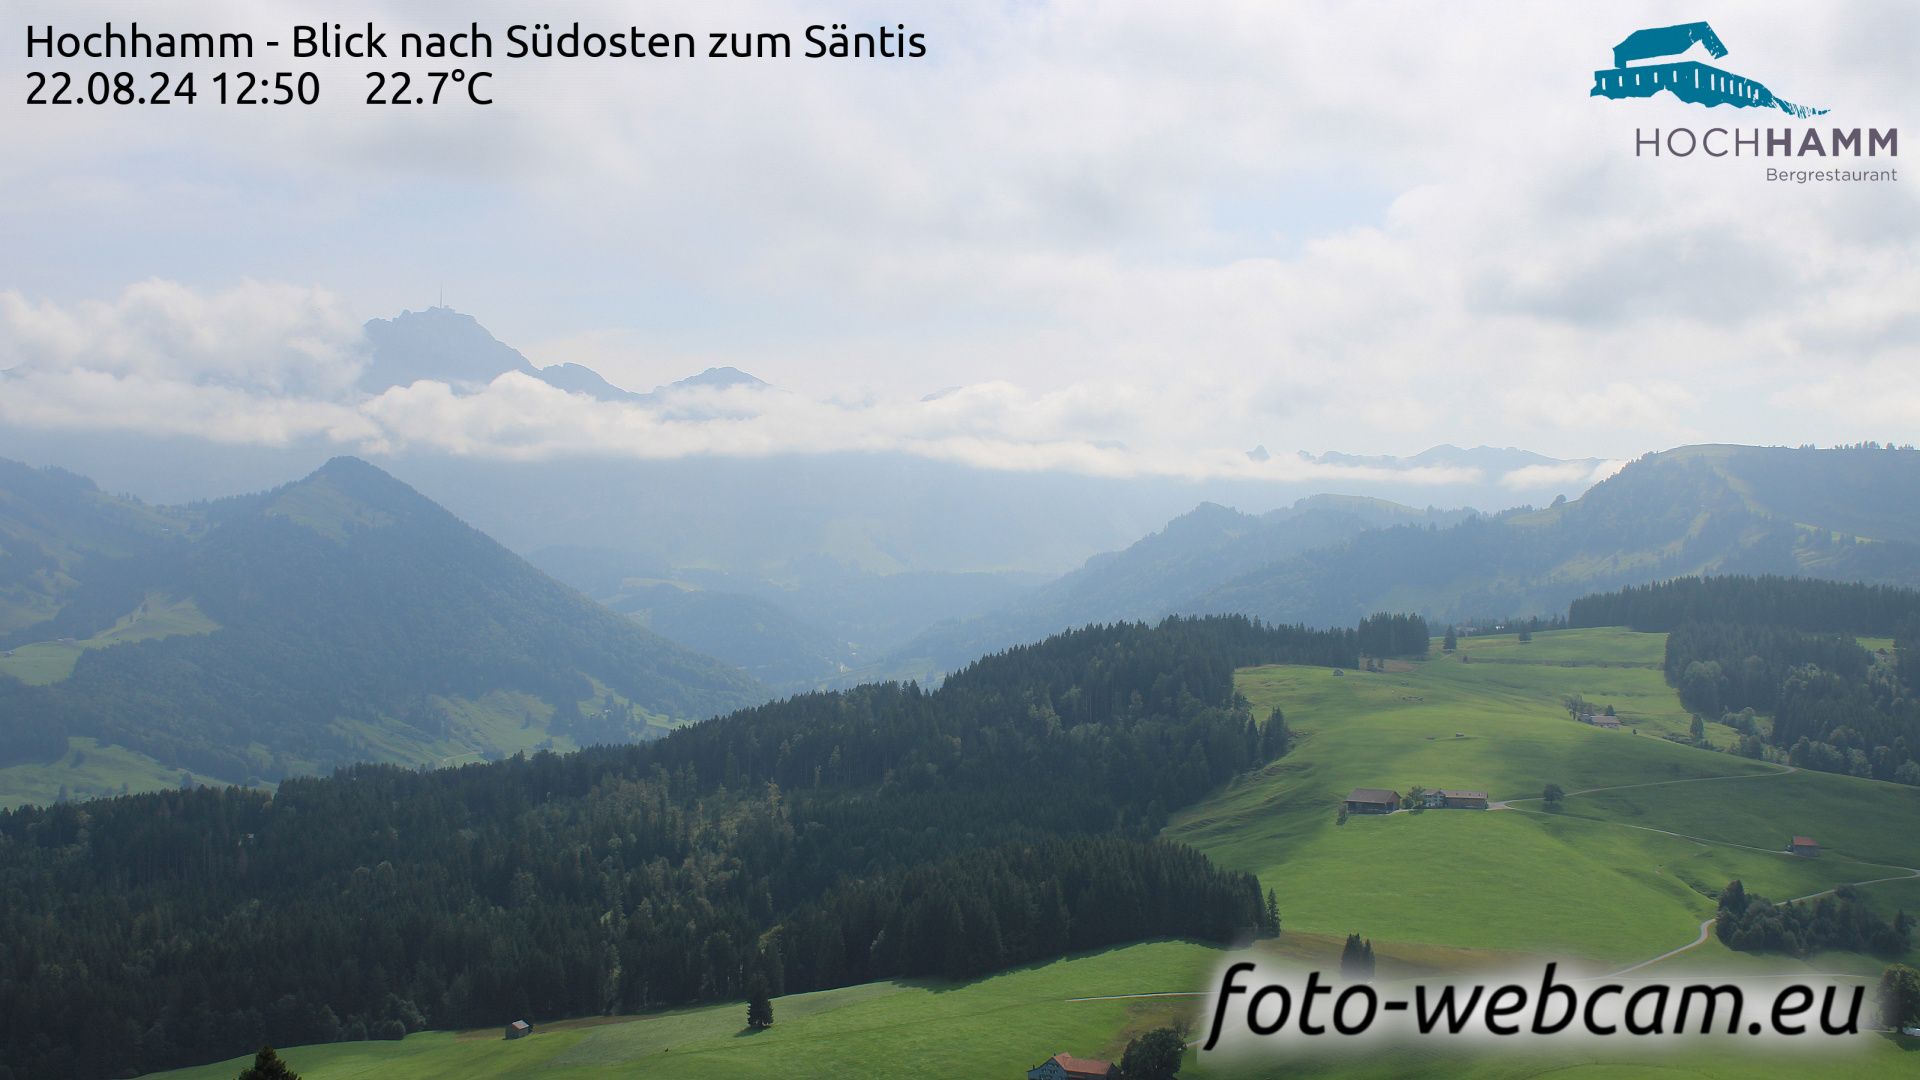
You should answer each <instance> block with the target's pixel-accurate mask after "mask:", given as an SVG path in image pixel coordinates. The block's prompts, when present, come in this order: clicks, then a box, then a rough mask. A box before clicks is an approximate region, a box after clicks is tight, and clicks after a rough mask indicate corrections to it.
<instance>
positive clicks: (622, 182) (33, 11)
mask: <svg viewBox="0 0 1920 1080" xmlns="http://www.w3.org/2000/svg"><path fill="white" fill-rule="evenodd" d="M562 16H563V17H564V19H565V20H567V21H571V20H574V19H578V20H579V21H580V22H581V23H582V24H583V25H584V26H586V27H587V28H589V29H592V28H600V29H607V30H614V29H622V30H623V29H624V28H625V27H627V26H628V25H632V24H635V23H639V24H640V25H642V27H643V29H659V30H668V31H671V30H676V29H686V30H692V31H696V32H704V31H708V30H728V29H735V30H758V31H768V30H779V31H786V32H789V33H793V34H795V35H796V36H797V35H798V33H799V32H800V31H801V30H802V29H803V28H804V27H805V26H807V25H809V24H813V23H832V22H840V21H844V22H846V23H848V24H849V25H851V26H853V27H855V28H861V27H877V26H879V25H881V24H887V25H892V24H896V23H905V24H907V25H908V28H909V29H910V30H913V31H917V32H920V33H922V34H924V35H925V40H926V43H927V50H928V55H927V56H926V57H925V58H922V59H917V60H903V59H875V60H863V61H838V62H833V61H821V60H806V59H799V58H796V59H791V60H784V61H718V60H704V59H703V60H696V61H685V60H682V61H674V60H638V61H632V60H629V61H616V60H598V61H594V60H580V61H554V62H539V61H525V60H521V61H508V60H505V59H501V58H496V59H494V60H493V61H489V62H484V63H485V66H487V67H488V68H489V69H490V70H492V71H494V73H495V75H494V79H493V80H492V84H491V90H490V92H491V93H492V94H493V96H494V97H495V99H496V104H494V105H492V106H488V107H485V108H480V107H475V106H470V105H452V104H448V105H441V106H436V107H424V108H407V107H392V106H370V105H366V104H363V103H362V101H361V98H362V97H363V95H364V93H365V89H366V88H367V87H368V86H369V85H370V84H369V83H368V82H367V81H366V79H365V72H366V71H367V70H369V69H370V68H378V67H381V66H382V65H380V64H369V63H367V62H361V61H340V62H326V61H315V62H304V61H292V60H288V59H286V58H285V57H284V56H283V57H280V58H279V59H277V60H275V61H273V64H274V65H277V66H279V67H291V68H299V69H309V68H310V69H311V70H314V71H316V72H317V73H319V74H320V76H321V78H322V80H323V101H322V103H321V104H320V105H318V106H315V107H311V108H276V107H258V106H225V107H222V106H219V105H215V104H211V103H209V102H208V101H207V100H206V99H205V97H203V99H202V100H201V101H200V102H198V103H196V104H194V105H190V106H188V105H176V106H171V107H167V108H165V109H161V108H158V107H152V106H148V107H137V106H128V107H121V108H111V107H95V106H86V107H70V106H28V105H24V104H22V100H23V95H22V93H20V88H22V87H23V85H24V84H25V82H26V73H27V72H29V71H32V70H38V69H41V68H45V67H47V66H49V65H48V64H47V63H46V62H37V61H30V60H27V59H26V58H25V51H26V50H25V34H24V27H25V26H27V25H38V26H45V25H48V24H52V25H54V26H55V27H57V28H58V29H60V30H72V31H84V30H92V29H97V28H98V24H100V23H101V22H104V21H106V20H108V19H111V20H114V21H115V22H117V23H121V24H124V23H125V22H127V21H130V20H138V22H139V23H140V24H141V25H142V26H143V28H147V29H150V30H158V29H179V30H210V31H218V30H233V29H250V30H253V31H254V32H256V33H257V34H258V35H259V36H260V37H261V38H262V39H265V38H270V37H277V38H283V37H285V36H286V35H287V34H288V32H289V31H288V29H287V28H289V27H291V26H292V25H294V24H296V23H303V22H309V23H310V22H313V21H316V20H319V19H321V18H323V17H324V18H328V19H332V20H334V21H338V22H341V23H346V24H354V23H357V22H364V21H366V20H372V21H374V22H376V23H378V24H380V25H381V26H382V27H383V28H387V29H389V30H390V31H392V32H395V33H397V32H398V31H399V30H404V29H424V30H448V31H450V30H456V29H461V28H464V27H465V26H466V24H467V23H468V21H469V20H473V21H478V22H479V23H480V24H481V25H482V26H483V27H486V28H488V29H490V30H492V31H493V32H494V34H495V37H496V42H497V43H499V44H503V43H504V42H503V41H502V40H501V39H502V34H503V32H504V29H505V27H506V26H508V25H510V24H512V23H515V22H522V21H531V20H532V19H534V18H536V17H542V18H555V17H562ZM1700 19H1705V20H1708V21H1710V22H1711V23H1712V24H1713V26H1714V28H1715V30H1716V31H1717V32H1718V34H1719V37H1720V38H1721V39H1722V40H1723V41H1724V42H1725V43H1726V44H1727V47H1728V48H1729V50H1730V51H1729V54H1728V55H1727V57H1726V58H1725V59H1724V60H1722V61H1719V62H1718V63H1719V64H1720V66H1722V67H1724V68H1727V69H1728V70H1732V71H1736V72H1739V73H1742V74H1746V75H1750V76H1752V77H1754V78H1757V79H1760V80H1761V81H1764V82H1765V83H1766V84H1767V85H1768V86H1769V87H1771V88H1772V89H1773V90H1774V92H1775V93H1777V94H1778V95H1779V96H1781V97H1783V98H1786V99H1789V100H1793V101H1796V102H1804V103H1808V104H1814V105H1819V106H1824V107H1826V108H1829V109H1830V110H1831V112H1830V113H1829V114H1827V115H1826V116H1823V117H1819V118H1816V119H1813V120H1800V119H1794V118H1791V117H1788V116H1786V115H1785V114H1784V113H1780V112H1777V111H1762V110H1758V109H1747V110H1734V109H1731V108H1728V107H1721V108H1717V109H1711V110H1709V109H1705V108H1702V107H1700V106H1695V105H1688V104H1685V103H1681V102H1678V101H1675V100H1673V99H1672V98H1671V97H1670V96H1665V95H1663V96H1661V97H1659V98H1654V99H1648V100H1635V101H1613V100H1606V99H1601V98H1591V97H1589V96H1588V94H1587V89H1588V87H1589V86H1590V85H1591V83H1592V79H1593V72H1594V71H1595V70H1596V69H1599V68H1603V67H1608V66H1611V53H1610V50H1611V48H1612V46H1613V45H1614V44H1616V43H1617V42H1618V41H1619V40H1620V39H1621V38H1623V37H1625V36H1626V35H1627V34H1628V33H1630V32H1632V31H1633V30H1635V29H1638V28H1640V27H1644V26H1660V25H1668V24H1671V23H1676V22H1686V21H1694V20H1700ZM1916 45H1920V8H1916V7H1915V6H1914V5H1911V4H1903V3H1893V2H1888V3H1870V2H1860V3H1831V4H1826V3H1823V4H1817V5H1813V4H1806V3H1804V2H1801V3H1765V2H1748V3H1738V4H1735V3H1694V4H1689V5H1674V4H1671V3H1622V4H1608V5H1575V4H1561V3H1538V2H1519V0H1515V2H1489V3H1459V4H1447V5H1437V4H1431V3H1425V4H1413V3H1408V4H1394V3H1365V4H1354V3H1350V2H1347V3H1332V2H1328V3H1321V2H1275V0H1250V2H1245V3H1241V2H1228V0H1220V2H1201V3H1193V4H1178V5H1174V4H1165V3H1124V2H1110V0H1105V2H1093V0H1085V2H1080V0H1070V2H1038V0H1024V2H1006V3H998V4H994V3H979V4H964V5H957V4H956V5H931V4H892V5H886V4H872V3H864V2H855V3H839V4H833V3H797V2H781V0H762V2H744V3H730V2H724V0H722V2H708V3H675V2H671V0H663V2H657V3H649V4H644V5H639V4H633V3H622V2H617V0H581V2H575V3H568V4H565V5H547V6H545V7H541V8H539V9H538V10H536V9H534V8H532V7H529V6H528V5H524V4H486V3H482V4H461V5H452V4H431V3H421V2H410V3H401V2H397V0H396V2H392V3H385V4H380V3H371V4H369V3H342V4H334V3H329V4H325V5H321V4H317V3H313V2H312V0H306V2H287V0H248V2H244V3H243V2H238V0H234V2H205V3H182V2H168V0H152V2H145V3H137V4H136V3H102V2H97V0H60V2H58V3H51V2H43V0H17V2H15V3H12V4H9V5H8V7H7V11H6V14H5V16H4V22H0V77H3V78H4V80H5V81H6V83H7V84H8V85H11V86H13V87H15V91H14V92H12V93H10V94H9V95H8V96H7V97H6V99H5V103H4V104H0V131H4V134H5V143H6V145H7V146H8V147H9V150H10V152H8V153H6V154H4V155H0V190H4V191H5V192H6V193H7V197H6V198H5V200H4V201H0V369H7V368H10V369H11V370H12V376H11V377H10V378H8V379H6V380H4V381H0V423H4V424H9V425H15V426H18V427H24V428H29V429H48V430H51V429H56V428H57V429H65V430H76V429H77V430H88V429H97V428H112V429H120V430H133V431H153V432H178V433H188V434H193V435H196V436H199V437H206V438H210V439H214V440H216V441H220V442H226V443H231V444H233V445H235V446H242V447H244V446H247V445H255V444H260V445H283V444H286V443H287V442H290V441H296V440H302V439H308V440H312V439H318V440H323V441H326V442H328V443H332V444H338V445H339V446H341V447H342V448H343V449H347V450H353V449H371V450H391V449H394V448H400V447H407V446H424V447H431V448H435V449H439V450H444V451H447V452H453V453H463V454H475V455H489V454H491V455H501V456H512V457H546V456H565V455H568V454H589V453H602V454H606V453H611V454H627V455H633V456H636V457H660V456H678V455H684V454H711V453H730V454H748V455H753V454H780V453H795V452H815V451H822V450H836V449H871V450H893V451H903V452H908V453H915V454H921V455H924V456H929V457H936V458H942V459H950V460H959V461H965V462H970V463H973V464H977V465H981V466H984V467H989V468H997V469H1016V470H1043V471H1044V470H1066V471H1077V472H1087V473H1098V474H1103V475H1130V474H1145V473H1153V474H1176V475H1192V476H1238V475H1288V476H1294V475H1299V474H1305V473H1310V472H1311V471H1312V470H1313V469H1314V468H1316V466H1313V465H1311V464H1309V463H1306V462H1303V461H1301V460H1300V459H1299V458H1297V457H1295V456H1294V454H1293V452H1294V451H1299V450H1307V451H1313V452H1320V451H1326V450H1338V451H1345V452H1350V453H1371V454H1381V453H1385V454H1410V453H1413V452H1416V451H1419V450H1421V449H1423V448H1425V447H1428V446H1431V445H1434V444H1438V443H1453V444H1458V445H1463V446H1472V445H1478V444H1490V445H1494V446H1521V447H1525V448H1528V449H1532V450H1537V451H1540V452H1543V453H1546V454H1549V455H1553V456H1556V457H1565V458H1601V459H1608V460H1612V461H1618V460H1620V459H1626V458H1631V457H1634V456H1637V455H1639V454H1642V453H1645V452H1648V451H1652V450H1658V449H1664V448H1667V447H1671V446H1675V445H1681V444H1685V443H1692V442H1703V441H1724V442H1749V443H1781V444H1800V443H1818V444H1822V445H1825V444H1831V443H1839V442H1852V441H1856V440H1861V439H1877V440H1881V441H1897V442H1905V441H1912V440H1914V439H1915V438H1916V436H1917V435H1920V303H1917V302H1916V299H1915V298H1916V297H1920V267H1917V266H1916V253H1920V202H1917V201H1916V197H1915V195H1914V194H1913V192H1914V190H1915V182H1916V180H1920V176H1909V175H1908V174H1907V171H1906V169H1905V168H1903V167H1901V166H1900V161H1901V160H1904V159H1896V160H1894V161H1891V162H1872V163H1869V162H1854V161H1852V160H1846V161H1839V162H1834V161H1818V160H1816V161H1814V162H1813V163H1812V167H1816V168H1818V167H1834V166H1836V165H1838V166H1843V167H1852V168H1858V167H1868V166H1869V165H1871V166H1873V167H1896V168H1901V171H1900V175H1901V179H1900V180H1899V181H1897V182H1891V183H1855V184H1836V183H1822V184H1813V183H1810V184H1794V183H1781V182H1769V181H1768V180H1767V179H1766V176H1765V170H1766V167H1767V166H1768V164H1776V165H1778V164H1781V163H1777V162H1776V163H1769V162H1767V161H1765V160H1756V159H1753V158H1740V159H1735V158H1724V159H1718V160H1713V159H1707V158H1705V157H1703V156H1698V155H1696V156H1694V157H1692V158H1687V159H1675V158H1672V157H1664V158H1659V159H1655V158H1649V157H1644V156H1643V157H1636V156H1635V154H1634V137H1635V131H1636V129H1651V128H1662V129H1666V128H1671V127H1675V126H1687V127H1692V128H1694V129H1696V130H1703V129H1705V128H1707V127H1711V126H1715V125H1727V126H1738V127H1741V128H1751V127H1773V128H1794V129H1796V130H1798V129H1803V128H1806V127H1815V128H1820V129H1826V128H1830V127H1834V126H1840V127H1845V128H1852V127H1879V128H1887V127H1897V126H1900V125H1901V124H1903V123H1904V122H1907V121H1911V120H1914V119H1915V118H1914V116H1913V114H1914V112H1915V109H1914V104H1913V103H1914V102H1916V101H1920V68H1917V67H1916V65H1914V64H1913V63H1912V56H1913V53H1914V50H1915V46H1916ZM64 66H68V67H70V68H71V69H73V70H78V71H84V70H86V68H85V67H83V66H80V65H76V64H72V63H69V64H67V65H64ZM99 66H101V67H104V68H108V69H117V68H120V67H125V66H128V65H126V64H124V63H119V62H106V63H104V64H100V65H99ZM133 66H135V67H136V68H139V69H140V70H145V69H146V68H148V67H157V66H167V65H164V64H149V63H144V62H143V63H140V64H135V65H133ZM176 66H183V67H193V68H196V69H197V70H199V71H200V78H201V79H202V83H201V86H202V89H203V91H204V90H205V89H206V88H207V82H206V80H207V79H208V78H209V74H210V72H212V71H214V70H219V69H220V68H221V67H222V66H223V65H221V64H219V63H217V62H215V63H208V62H201V63H198V64H192V65H176ZM248 66H249V65H244V64H242V65H237V66H234V67H235V69H236V70H237V69H241V68H246V67H248ZM250 66H252V67H255V68H259V67H261V66H262V65H261V64H260V63H256V64H254V65H250ZM397 66H405V67H412V68H414V69H415V70H424V69H427V68H430V67H433V66H435V65H433V64H431V63H428V62H419V61H407V62H404V63H401V64H399V65H397ZM467 66H473V67H477V66H480V65H479V63H469V64H468V65H467ZM267 69H268V70H272V69H274V68H272V67H268V68H267ZM1903 134H1907V135H1908V139H1909V140H1914V139H1920V126H1915V127H1910V128H1909V130H1908V132H1905V133H1903ZM1902 149H1903V150H1907V151H1908V153H1909V154H1911V153H1912V149H1911V148H1910V147H1902ZM1795 167H1807V165H1806V164H1805V163H1804V162H1802V163H1799V164H1797V165H1796V166H1795ZM442 295H444V297H445V302H446V303H447V304H448V305H450V306H452V307H455V308H457V309H459V310H461V311H465V312H468V313H471V314H473V315H474V316H475V317H477V318H478V319H479V320H480V321H481V322H482V323H483V324H485V325H486V326H487V327H488V328H489V329H491V330H492V331H493V333H494V334H495V335H496V336H497V337H499V338H500V339H501V340H503V341H505V342H507V343H509V344H511V345H513V346H514V347H516V348H518V349H520V350H521V351H522V352H524V353H525V354H526V355H527V356H528V357H529V358H530V359H532V360H533V361H534V363H536V364H538V365H547V364H554V363H561V362H576V363H583V364H586V365H588V366H590V367H593V368H595V369H596V370H598V371H599V372H600V373H601V374H602V375H604V376H605V377H607V378H608V379H611V380H612V381H614V382H615V383H617V384H620V385H623V386H627V387H632V388H636V389H648V388H650V387H653V386H655V385H659V384H662V383H666V382H670V381H672V380H675V379H679V378H682V377H684V376H686V375H689V374H692V373H694V372H697V371H700V370H702V369H704V368H706V367H710V366H723V365H724V366H734V367H738V368H741V369H743V370H746V371H749V372H752V373H753V374H755V375H757V376H758V377H760V378H761V379H763V380H766V381H767V382H768V383H769V384H771V385H772V387H773V388H774V389H771V390H766V391H758V390H741V391H734V392H729V393H730V395H731V396H725V395H722V397H723V400H713V401H705V400H703V401H702V402H701V403H700V406H699V407H698V408H695V409H683V410H681V411H680V412H679V413H678V414H675V415H662V414H659V413H658V412H648V411H647V410H645V409H641V408H638V407H628V406H614V405H606V404H600V403H593V402H589V401H586V400H585V399H582V398H568V397H567V396H565V395H561V394H559V392H558V391H553V390H552V389H551V388H549V387H546V386H545V385H544V384H541V383H539V382H537V381H536V380H532V379H528V378H526V377H524V376H518V375H512V376H503V377H502V378H501V379H500V380H497V381H496V382H495V383H493V384H492V385H489V386H485V387H475V388H456V387H448V386H443V385H439V384H426V383H421V384H415V385H413V386H410V387H403V388H394V389H392V390H389V391H387V392H386V393H385V394H381V395H378V396H374V397H369V396H367V395H364V394H359V393H357V392H356V391H354V389H353V382H354V375H355V373H356V371H357V365H358V364H360V363H361V362H363V361H362V352H363V345H364V343H363V342H362V341H361V338H360V330H359V328H360V326H361V324H362V323H363V322H364V321H365V320H367V319H370V318H377V317H388V316H391V315H393V314H395V313H396V312H398V311H401V310H403V309H415V310H418V309H421V308H425V307H428V306H431V305H433V304H435V303H437V302H438V301H439V298H440V297H441V296H442ZM1255 445H1262V446H1265V447H1267V448H1268V449H1269V450H1271V451H1273V456H1272V457H1271V458H1270V459H1268V460H1266V461H1264V462H1262V461H1254V460H1252V459H1250V458H1248V456H1247V455H1246V453H1245V452H1246V451H1247V450H1248V449H1249V448H1250V447H1253V446H1255ZM1436 480H1437V482H1438V481H1444V480H1445V478H1444V477H1437V478H1436Z"/></svg>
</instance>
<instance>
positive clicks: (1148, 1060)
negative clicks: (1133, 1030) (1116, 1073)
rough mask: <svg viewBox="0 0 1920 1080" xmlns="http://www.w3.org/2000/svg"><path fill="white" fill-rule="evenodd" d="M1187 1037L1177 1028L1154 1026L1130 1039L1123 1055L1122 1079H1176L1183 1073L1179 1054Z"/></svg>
mask: <svg viewBox="0 0 1920 1080" xmlns="http://www.w3.org/2000/svg"><path fill="white" fill-rule="evenodd" d="M1186 1049H1187V1037H1186V1036H1185V1035H1184V1034H1182V1033H1181V1032H1180V1031H1179V1030H1178V1029H1176V1028H1164V1027H1163V1028H1154V1029H1153V1030H1152V1031H1149V1032H1147V1033H1146V1034H1145V1035H1142V1036H1140V1037H1139V1038H1136V1039H1134V1040H1133V1041H1131V1042H1129V1043H1127V1050H1126V1053H1124V1054H1122V1055H1121V1056H1120V1076H1121V1078H1122V1080H1173V1078H1174V1077H1175V1076H1178V1075H1179V1073H1180V1057H1181V1055H1182V1054H1184V1053H1186Z"/></svg>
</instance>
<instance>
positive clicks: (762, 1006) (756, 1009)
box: [747, 975, 773, 1031]
mask: <svg viewBox="0 0 1920 1080" xmlns="http://www.w3.org/2000/svg"><path fill="white" fill-rule="evenodd" d="M747 1026H748V1027H750V1028H752V1029H753V1030H755V1031H763V1030H765V1029H767V1028H770V1027H772V1026H773V999H772V998H770V997H768V996H767V979H766V976H764V975H755V976H754V977H753V978H751V979H749V980H747Z"/></svg>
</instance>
